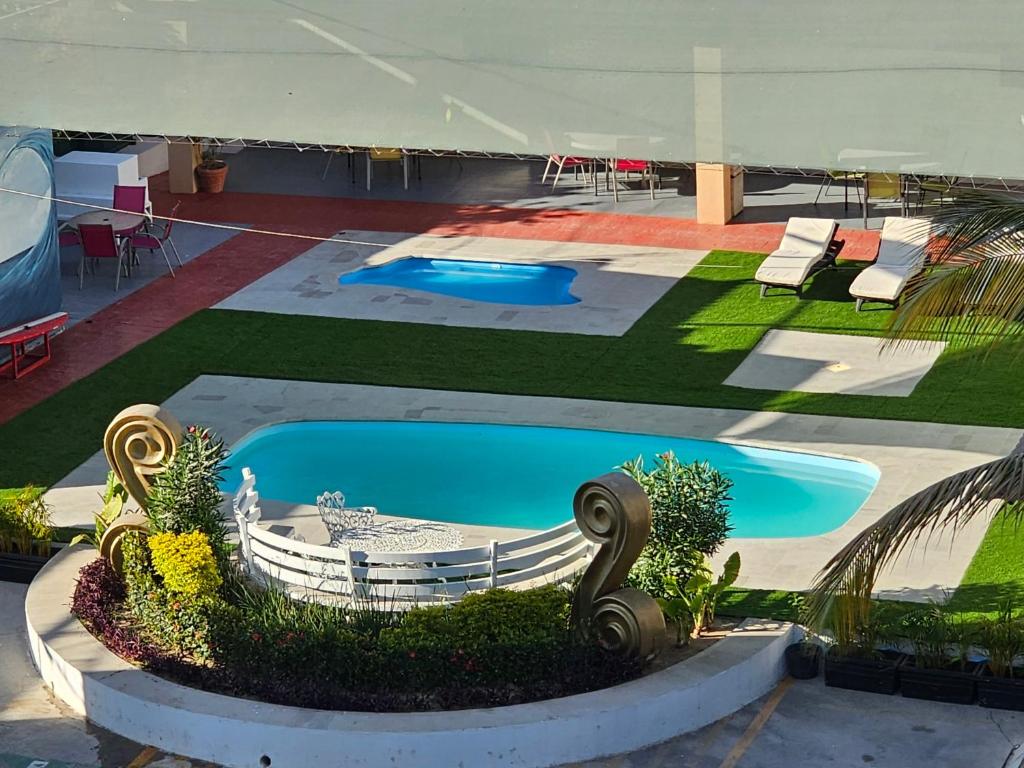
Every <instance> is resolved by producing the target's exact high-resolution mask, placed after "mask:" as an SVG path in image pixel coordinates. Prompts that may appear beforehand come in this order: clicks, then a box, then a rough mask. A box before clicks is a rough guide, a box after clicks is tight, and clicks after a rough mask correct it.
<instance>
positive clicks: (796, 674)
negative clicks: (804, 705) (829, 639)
mask: <svg viewBox="0 0 1024 768" xmlns="http://www.w3.org/2000/svg"><path fill="white" fill-rule="evenodd" d="M790 602H791V603H792V606H793V610H795V611H796V612H797V613H798V614H800V613H802V612H803V610H804V596H803V595H794V596H793V597H792V598H791V600H790ZM783 656H784V658H785V661H786V671H788V672H789V675H790V677H793V678H796V679H797V680H810V679H812V678H815V677H817V676H818V672H819V670H820V669H821V657H822V651H821V640H820V638H819V637H817V636H816V635H815V634H814V633H813V632H812V631H811V630H810V628H804V630H803V634H802V635H801V637H800V639H799V640H798V641H797V642H795V643H790V644H789V645H788V646H786V650H785V652H784V654H783Z"/></svg>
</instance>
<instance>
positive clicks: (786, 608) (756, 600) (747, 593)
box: [716, 587, 804, 621]
mask: <svg viewBox="0 0 1024 768" xmlns="http://www.w3.org/2000/svg"><path fill="white" fill-rule="evenodd" d="M803 599H804V596H803V594H802V593H800V592H787V591H785V590H781V589H741V588H738V587H730V588H729V589H727V590H725V592H723V593H722V596H721V597H720V598H719V599H718V609H717V611H716V614H717V615H719V616H734V617H737V618H744V617H747V616H756V617H757V618H759V619H775V620H776V621H799V619H800V605H801V604H802V602H803Z"/></svg>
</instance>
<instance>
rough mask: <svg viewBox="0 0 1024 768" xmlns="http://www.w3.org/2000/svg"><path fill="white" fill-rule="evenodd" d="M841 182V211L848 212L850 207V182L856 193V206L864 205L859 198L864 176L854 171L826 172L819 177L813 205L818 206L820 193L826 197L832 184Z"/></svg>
mask: <svg viewBox="0 0 1024 768" xmlns="http://www.w3.org/2000/svg"><path fill="white" fill-rule="evenodd" d="M837 181H841V182H842V183H843V210H844V211H845V210H848V209H849V207H850V182H851V181H852V182H853V189H854V191H855V192H856V193H857V204H858V205H860V206H861V207H863V205H864V203H863V201H862V200H861V196H860V185H861V182H863V181H864V174H863V173H858V172H856V171H837V170H832V169H830V170H827V171H825V175H824V176H822V177H821V184H819V185H818V194H816V195H815V196H814V205H817V204H818V200H819V199H821V195H822V193H824V195H825V197H828V191H829V190H830V189H831V188H832V184H833V183H835V182H837Z"/></svg>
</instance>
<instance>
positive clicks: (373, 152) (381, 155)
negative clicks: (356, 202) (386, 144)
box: [366, 147, 409, 191]
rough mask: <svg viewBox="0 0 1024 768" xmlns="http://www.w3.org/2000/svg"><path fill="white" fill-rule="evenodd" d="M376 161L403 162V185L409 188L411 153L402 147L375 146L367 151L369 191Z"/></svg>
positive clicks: (367, 182)
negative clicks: (408, 153)
mask: <svg viewBox="0 0 1024 768" xmlns="http://www.w3.org/2000/svg"><path fill="white" fill-rule="evenodd" d="M374 163H401V164H402V186H403V187H404V188H405V189H408V188H409V155H407V154H406V153H405V152H403V151H402V150H401V149H394V148H379V147H378V148H373V149H369V150H367V152H366V190H367V191H369V190H370V187H371V185H372V183H373V164H374Z"/></svg>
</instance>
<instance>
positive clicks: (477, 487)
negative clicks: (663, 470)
mask: <svg viewBox="0 0 1024 768" xmlns="http://www.w3.org/2000/svg"><path fill="white" fill-rule="evenodd" d="M665 451H672V452H674V453H675V454H676V456H678V457H679V459H680V461H683V462H692V461H708V462H710V463H711V465H712V466H714V467H715V468H717V469H718V470H719V471H720V472H723V473H724V474H726V475H727V476H728V477H729V478H730V479H731V480H732V481H733V483H734V486H733V489H732V496H733V501H732V502H731V503H730V508H731V510H732V514H731V521H732V525H733V527H734V530H733V533H732V535H733V536H743V537H770V538H777V537H783V536H815V535H818V534H822V533H826V532H828V531H831V530H834V529H836V528H838V527H839V526H841V525H842V524H843V523H845V522H846V521H847V520H849V519H850V517H851V516H853V514H854V513H855V512H856V511H857V510H858V509H859V508H860V506H861V504H863V503H864V501H865V499H867V497H868V495H870V493H871V491H872V490H873V489H874V487H875V485H876V484H877V482H878V477H879V473H878V470H877V468H875V467H874V466H873V465H871V464H866V463H864V462H860V461H853V460H849V459H837V458H833V457H829V456H820V455H816V454H808V453H796V452H793V451H783V450H774V449H765V448H750V447H745V446H738V445H732V444H729V443H720V442H713V441H707V440H691V439H687V438H678V437H663V436H657V435H641V434H631V433H625V432H605V431H599V430H589V429H565V428H561V427H534V426H514V425H500V424H462V423H444V422H405V421H299V422H290V423H286V424H277V425H274V426H269V427H264V428H262V429H258V430H256V431H255V432H253V433H251V434H250V435H248V436H247V437H246V438H244V439H243V440H241V441H240V442H239V443H238V444H237V445H236V446H235V447H234V448H233V450H232V455H231V459H230V471H229V472H227V473H226V474H225V479H224V483H223V486H222V487H223V489H224V490H225V491H230V490H233V489H234V487H235V486H237V484H238V482H239V479H240V475H239V471H240V468H241V467H251V468H252V470H253V472H254V473H255V474H256V478H257V487H258V489H259V492H260V495H261V496H263V497H265V498H268V499H279V500H282V501H287V502H291V503H294V504H315V503H316V497H317V495H319V494H321V493H323V492H324V491H337V490H340V491H342V492H343V493H344V494H345V497H346V500H347V503H349V504H350V505H353V506H356V505H372V506H375V507H377V508H378V510H380V512H381V514H387V515H399V516H403V517H413V518H424V519H429V520H439V521H447V522H456V523H466V524H471V525H495V526H509V527H518V528H537V529H541V528H549V527H552V526H555V525H558V524H560V523H564V522H566V521H567V520H569V519H571V518H572V497H573V494H574V493H575V492H576V488H577V487H578V486H579V485H580V483H582V482H584V481H586V480H589V479H591V478H593V477H596V476H597V475H600V474H603V473H604V472H608V471H610V470H612V469H613V468H615V467H617V466H619V465H621V464H622V463H623V462H624V461H627V460H630V459H633V458H636V457H637V456H641V455H642V456H643V457H644V459H645V462H646V463H652V462H653V460H654V457H655V456H656V455H657V454H659V453H664V452H665Z"/></svg>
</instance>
